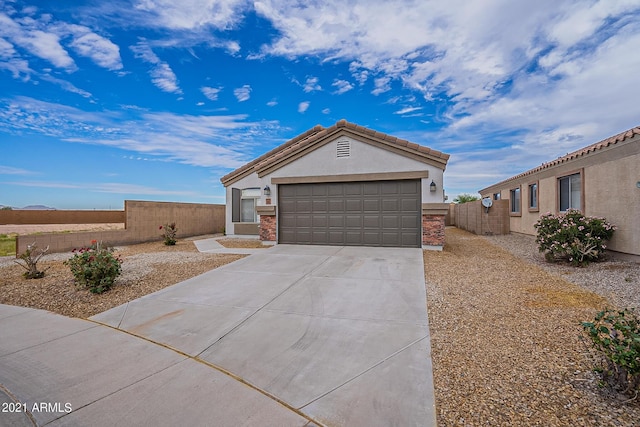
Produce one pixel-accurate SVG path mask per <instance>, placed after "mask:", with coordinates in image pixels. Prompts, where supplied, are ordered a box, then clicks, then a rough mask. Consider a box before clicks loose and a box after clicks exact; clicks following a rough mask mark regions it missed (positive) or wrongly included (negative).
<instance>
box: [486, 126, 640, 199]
mask: <svg viewBox="0 0 640 427" xmlns="http://www.w3.org/2000/svg"><path fill="white" fill-rule="evenodd" d="M636 135H640V126H636V127H634V128H631V129H629V130H627V131H624V132H622V133H619V134H617V135H614V136H611V137H609V138H607V139H603V140H602V141H599V142H596V143H595V144H591V145H588V146H586V147H584V148H581V149H579V150H576V151H573V152H571V153H568V154H566V155H564V156H561V157H558V158H557V159H555V160H552V161H550V162H546V163H543V164H541V165H540V166H538V167H535V168H533V169H530V170H528V171H526V172H522V173H521V174H518V175H515V176H512V177H511V178H507V179H505V180H504V181H500V182H498V183H497V184H493V185H491V186H489V187H487V188H483V189H482V190H480V193H483V192H485V191H486V190H487V189H490V188H493V187H499V186H501V185H502V184H506V183H508V182H511V181H514V180H517V179H520V178H523V177H525V176H529V175H532V174H534V173H537V172H540V171H541V170H544V169H549V168H552V167H554V166H558V165H561V164H563V163H567V162H571V161H573V160H576V159H578V158H581V157H584V156H588V155H592V154H593V153H596V152H598V151H600V150H602V149H604V148H607V147H610V146H613V145H616V144H619V143H621V142H624V141H626V140H627V139H631V138H633V137H634V136H636Z"/></svg>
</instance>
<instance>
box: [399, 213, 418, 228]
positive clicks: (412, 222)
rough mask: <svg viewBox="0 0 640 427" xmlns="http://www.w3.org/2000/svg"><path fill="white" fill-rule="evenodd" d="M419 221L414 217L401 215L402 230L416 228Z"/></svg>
mask: <svg viewBox="0 0 640 427" xmlns="http://www.w3.org/2000/svg"><path fill="white" fill-rule="evenodd" d="M420 225H421V224H420V220H419V219H418V218H416V217H415V216H409V215H403V216H402V218H401V227H402V228H409V229H412V228H418V227H419V226H420Z"/></svg>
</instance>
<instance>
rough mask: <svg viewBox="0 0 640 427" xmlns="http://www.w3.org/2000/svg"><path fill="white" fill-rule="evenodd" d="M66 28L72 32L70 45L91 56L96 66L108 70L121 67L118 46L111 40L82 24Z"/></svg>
mask: <svg viewBox="0 0 640 427" xmlns="http://www.w3.org/2000/svg"><path fill="white" fill-rule="evenodd" d="M62 28H64V27H62ZM66 28H67V29H68V30H69V31H70V32H71V33H72V34H73V41H72V42H71V47H72V48H74V49H75V50H76V51H77V52H78V53H79V54H80V55H82V56H85V57H87V58H91V60H92V61H93V62H95V63H96V64H97V65H98V66H100V67H103V68H106V69H108V70H121V69H122V68H123V66H122V59H121V58H120V48H119V47H118V45H116V44H115V43H113V42H112V41H111V40H109V39H107V38H104V37H102V36H100V35H98V34H96V33H94V32H92V31H91V30H90V29H89V28H87V27H84V26H82V25H68V26H67V27H66Z"/></svg>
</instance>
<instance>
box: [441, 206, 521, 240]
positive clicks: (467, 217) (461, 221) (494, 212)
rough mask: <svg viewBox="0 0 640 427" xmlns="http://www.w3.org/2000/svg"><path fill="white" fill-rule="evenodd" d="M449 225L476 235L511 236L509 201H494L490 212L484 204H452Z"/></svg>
mask: <svg viewBox="0 0 640 427" xmlns="http://www.w3.org/2000/svg"><path fill="white" fill-rule="evenodd" d="M448 218H449V221H448V224H447V225H455V226H456V227H458V228H461V229H463V230H467V231H469V232H471V233H474V234H480V235H485V234H509V232H510V216H509V200H494V201H493V206H491V207H490V208H489V212H487V211H486V209H485V207H484V206H482V202H481V201H480V200H477V201H475V202H467V203H461V204H453V203H452V204H451V205H450V207H449V215H448Z"/></svg>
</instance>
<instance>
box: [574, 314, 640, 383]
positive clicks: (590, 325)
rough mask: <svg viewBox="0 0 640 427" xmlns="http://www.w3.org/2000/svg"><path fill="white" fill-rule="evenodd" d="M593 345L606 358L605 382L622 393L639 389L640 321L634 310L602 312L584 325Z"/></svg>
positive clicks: (603, 371) (603, 372) (603, 370)
mask: <svg viewBox="0 0 640 427" xmlns="http://www.w3.org/2000/svg"><path fill="white" fill-rule="evenodd" d="M582 326H583V327H584V329H585V331H586V333H587V335H588V336H589V338H591V341H592V342H593V346H594V347H595V348H596V349H597V350H598V351H599V352H600V353H602V355H603V356H604V357H605V360H606V366H605V368H604V369H602V374H603V378H604V380H605V381H606V382H607V383H609V384H611V385H612V386H613V387H614V388H616V389H618V390H620V391H622V392H623V393H627V394H629V393H634V392H635V393H637V392H638V391H639V390H640V318H638V316H637V314H636V313H635V311H634V310H633V309H625V310H622V311H615V310H609V309H605V310H603V311H601V312H599V313H598V314H597V315H596V317H595V320H594V321H593V322H583V323H582Z"/></svg>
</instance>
